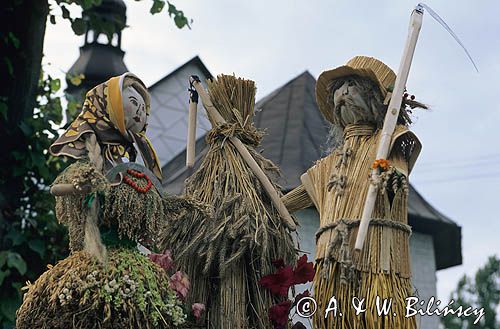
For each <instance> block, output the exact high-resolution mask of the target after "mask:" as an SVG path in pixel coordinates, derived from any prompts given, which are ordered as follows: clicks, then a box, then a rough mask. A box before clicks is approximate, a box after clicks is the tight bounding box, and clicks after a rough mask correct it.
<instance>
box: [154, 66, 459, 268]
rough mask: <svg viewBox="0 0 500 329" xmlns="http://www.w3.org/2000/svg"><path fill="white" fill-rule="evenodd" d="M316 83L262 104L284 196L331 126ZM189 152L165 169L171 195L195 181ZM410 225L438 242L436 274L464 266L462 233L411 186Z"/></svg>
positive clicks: (294, 84) (268, 152) (305, 81)
mask: <svg viewBox="0 0 500 329" xmlns="http://www.w3.org/2000/svg"><path fill="white" fill-rule="evenodd" d="M315 85H316V80H315V79H314V77H313V76H312V75H311V74H310V73H309V72H307V71H306V72H304V73H302V74H300V75H299V76H297V77H296V78H294V79H292V80H290V81H289V82H288V83H286V84H285V85H284V86H282V87H280V88H278V89H277V90H275V91H274V92H272V93H271V94H269V95H268V96H266V97H264V98H263V99H261V100H260V101H259V102H257V104H256V106H255V108H256V115H255V118H254V122H255V125H256V126H257V127H258V128H261V129H265V130H266V136H264V138H263V140H262V144H261V148H262V151H263V155H264V156H265V157H266V158H268V159H270V160H272V161H273V162H274V163H275V164H277V165H278V166H279V167H280V169H281V173H282V181H281V182H279V183H280V185H281V186H282V187H283V191H284V192H286V191H289V190H291V189H293V188H295V187H297V186H298V185H299V184H300V175H301V174H303V173H304V172H305V171H306V170H307V169H308V168H310V167H311V166H312V164H313V163H314V162H315V161H316V160H317V159H319V158H321V156H322V153H323V152H322V149H323V146H324V144H325V136H326V135H327V133H328V124H327V122H326V121H325V120H324V118H323V116H322V115H321V113H320V111H319V108H318V106H317V104H316V100H315V96H314V95H315V93H314V88H315ZM206 150H207V148H206V144H205V140H204V137H201V138H199V139H198V140H197V142H196V154H197V156H196V162H195V167H194V168H195V169H194V170H196V168H198V166H199V164H200V162H201V159H203V156H204V155H205V153H206ZM185 157H186V153H185V151H183V152H181V153H180V154H178V155H177V156H176V157H174V158H173V159H172V160H171V161H170V162H169V163H167V164H166V165H165V166H164V167H163V172H164V176H165V177H166V179H165V180H164V182H165V185H166V186H165V188H166V190H167V191H168V192H170V193H174V194H180V193H181V192H182V190H183V187H184V180H185V179H186V178H187V177H188V176H189V175H190V173H191V172H190V171H189V170H187V169H186V167H185V161H186V160H185V159H186V158H185ZM408 221H409V224H410V225H411V226H412V229H413V230H414V231H415V232H420V233H424V234H429V235H431V236H432V237H433V242H434V251H435V258H436V268H437V269H438V270H439V269H445V268H448V267H451V266H454V265H460V264H461V263H462V248H461V228H460V226H458V225H457V224H456V223H455V222H453V221H452V220H451V219H449V218H448V217H446V216H444V215H443V214H441V213H440V212H439V211H437V210H436V209H435V208H434V207H432V206H431V205H430V204H429V203H428V202H427V201H426V200H425V199H424V198H423V197H422V196H421V195H420V194H419V193H418V192H417V191H416V190H415V188H414V187H413V186H410V195H409V201H408Z"/></svg>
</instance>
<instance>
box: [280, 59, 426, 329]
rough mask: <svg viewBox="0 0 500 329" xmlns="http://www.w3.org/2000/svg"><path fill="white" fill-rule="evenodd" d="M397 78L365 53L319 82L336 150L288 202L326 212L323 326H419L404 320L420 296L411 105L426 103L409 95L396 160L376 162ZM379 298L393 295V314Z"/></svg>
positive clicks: (321, 261)
mask: <svg viewBox="0 0 500 329" xmlns="http://www.w3.org/2000/svg"><path fill="white" fill-rule="evenodd" d="M395 80H396V76H395V74H394V72H393V71H392V70H391V69H390V68H389V67H387V66H386V65H385V64H384V63H382V62H380V61H378V60H377V59H374V58H370V57H364V56H357V57H355V58H353V59H351V60H350V61H349V62H348V63H347V64H346V65H345V66H341V67H338V68H336V69H333V70H329V71H325V72H323V73H322V74H321V75H320V77H319V79H318V82H317V85H316V98H317V102H318V105H319V108H320V110H321V112H322V113H323V115H324V116H325V118H326V119H327V120H328V121H329V122H330V123H332V129H331V133H330V136H329V139H330V142H331V144H332V145H331V146H332V147H331V149H330V150H329V151H330V152H331V153H330V154H329V155H327V156H326V157H324V158H322V159H320V160H318V161H317V162H316V164H315V165H314V166H313V167H311V168H310V169H309V170H308V171H307V172H306V173H305V174H304V175H302V177H301V180H302V183H303V184H302V185H301V186H299V187H298V188H296V189H295V190H293V191H291V192H290V193H289V194H287V195H286V196H285V197H284V198H283V200H284V202H285V204H286V205H287V207H288V208H289V209H290V210H292V211H293V210H297V209H300V208H305V207H307V206H310V205H311V203H313V204H314V205H315V207H316V208H317V210H318V212H319V215H320V229H319V231H318V232H317V234H316V267H317V271H316V277H315V279H314V296H315V298H316V301H317V302H318V312H316V315H315V318H314V324H315V327H316V328H370V329H371V328H416V321H415V319H405V317H404V314H405V313H404V305H405V304H404V303H405V298H406V297H408V296H410V295H412V294H413V289H412V286H411V281H410V279H411V277H410V276H411V273H410V260H409V246H408V238H409V235H410V227H409V226H408V225H407V199H408V183H407V177H408V174H409V173H410V171H411V169H412V167H413V165H414V163H415V160H416V158H417V156H418V154H419V152H420V148H421V145H420V142H419V141H418V139H417V138H416V136H415V135H414V134H413V133H411V132H410V131H408V129H407V126H408V125H409V124H410V118H409V116H408V110H407V109H406V107H407V106H410V107H412V108H413V107H425V106H424V105H422V104H420V103H418V102H415V101H413V100H410V99H406V98H405V100H404V101H403V107H404V108H403V109H402V110H401V112H400V115H399V118H398V125H397V127H396V130H395V132H394V135H393V136H392V142H391V151H390V155H389V157H388V159H387V160H385V159H375V156H376V149H377V142H378V140H379V136H380V131H381V128H382V125H383V122H384V116H385V113H386V111H387V105H384V104H385V103H387V102H384V100H386V98H387V99H388V98H389V97H388V93H389V90H390V89H391V87H393V85H394V82H395ZM389 96H390V94H389ZM375 160H377V161H375ZM373 166H375V167H379V168H380V170H381V171H382V174H381V179H380V181H378V182H374V183H376V184H377V186H378V191H379V193H378V196H377V200H376V205H375V209H374V211H373V213H372V221H371V223H370V228H369V231H368V235H367V238H366V241H365V244H364V248H363V250H362V251H361V254H360V255H358V256H359V257H353V251H354V242H355V240H356V234H357V230H358V226H359V220H360V218H361V215H362V212H363V206H364V201H365V198H366V193H367V190H368V187H369V185H370V184H371V182H370V179H369V173H370V172H371V170H372V167H373ZM332 296H335V297H336V299H337V301H338V305H340V306H339V307H340V312H341V313H342V316H339V314H337V316H336V317H334V316H333V312H332V313H330V314H328V316H327V317H326V319H325V310H326V309H327V307H328V302H329V300H330V298H331V297H332ZM376 296H379V297H380V298H382V299H383V298H387V299H389V298H392V308H391V312H390V314H389V315H387V316H382V317H379V316H378V315H377V308H376ZM353 297H358V298H359V299H362V298H365V302H364V307H365V308H366V312H364V313H362V314H360V315H358V316H356V315H355V310H354V308H353V307H352V298H353ZM393 313H395V314H396V315H394V314H393Z"/></svg>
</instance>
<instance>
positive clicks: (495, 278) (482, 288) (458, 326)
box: [441, 256, 500, 329]
mask: <svg viewBox="0 0 500 329" xmlns="http://www.w3.org/2000/svg"><path fill="white" fill-rule="evenodd" d="M450 299H453V300H454V301H455V305H462V306H463V309H466V308H467V307H469V306H472V307H473V308H481V307H483V308H484V317H483V318H482V319H481V320H480V321H479V323H477V324H475V325H474V321H475V320H476V318H475V317H454V316H446V317H442V318H441V319H442V324H443V325H444V327H445V328H446V329H469V328H470V329H473V328H474V329H496V328H500V321H498V319H497V317H496V312H497V308H498V307H499V303H500V258H499V257H498V256H491V257H490V258H489V259H488V262H487V263H486V265H484V266H483V267H482V268H480V269H479V270H478V271H477V272H476V275H475V276H474V277H468V276H466V275H464V276H463V277H462V278H461V279H460V281H459V282H458V284H457V288H456V289H455V291H453V292H452V293H451V295H450Z"/></svg>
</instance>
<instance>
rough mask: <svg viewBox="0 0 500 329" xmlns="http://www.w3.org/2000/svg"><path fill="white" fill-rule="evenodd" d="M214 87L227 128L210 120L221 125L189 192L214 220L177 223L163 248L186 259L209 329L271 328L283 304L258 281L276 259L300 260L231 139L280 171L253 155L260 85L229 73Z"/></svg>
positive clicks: (211, 89)
mask: <svg viewBox="0 0 500 329" xmlns="http://www.w3.org/2000/svg"><path fill="white" fill-rule="evenodd" d="M208 85H209V93H210V96H211V99H212V102H213V104H214V106H215V107H216V108H217V110H218V111H219V113H220V114H221V116H222V117H223V118H224V119H225V120H226V122H227V123H226V124H224V125H215V121H214V120H212V118H210V119H211V122H212V124H213V125H215V126H214V128H213V129H212V130H211V131H210V132H209V133H208V134H207V142H208V144H209V150H208V152H207V155H206V156H205V158H204V159H203V161H202V163H201V165H200V168H199V169H198V170H197V171H196V172H195V173H194V174H193V175H192V176H191V177H190V178H189V179H188V180H187V181H186V194H187V195H190V196H192V197H193V198H195V199H197V200H200V201H201V202H204V203H207V204H210V205H213V206H214V208H215V214H214V216H213V218H207V219H205V220H203V221H199V220H198V219H197V218H195V217H191V219H190V220H186V221H184V222H177V223H175V225H173V226H171V229H170V232H168V231H167V232H165V235H164V239H163V243H162V245H163V247H164V248H171V249H174V250H175V251H174V254H177V255H180V257H178V260H177V261H178V263H179V264H180V265H181V266H182V268H184V269H185V270H186V271H187V273H188V275H189V276H190V277H191V281H192V291H191V298H192V300H193V301H198V302H203V303H206V304H207V306H208V318H209V322H210V323H206V326H209V327H210V328H222V329H225V328H271V327H272V324H271V323H270V322H269V320H268V308H269V307H270V306H271V305H272V304H274V303H276V302H278V301H279V300H278V299H276V298H275V297H273V296H271V294H270V293H269V292H268V291H266V290H264V289H262V288H261V287H260V286H259V285H258V280H259V279H260V278H261V277H262V276H264V275H267V274H270V273H272V272H273V271H274V267H273V265H272V263H271V262H272V261H273V260H275V259H280V258H281V259H284V261H285V262H286V263H289V264H290V263H292V262H294V261H295V259H296V250H295V247H294V243H293V240H292V237H291V235H290V233H289V232H288V230H287V229H286V228H285V226H284V225H283V224H282V219H281V218H280V215H279V213H278V211H277V210H276V209H275V208H274V206H273V205H272V202H271V200H270V199H269V197H268V196H267V194H266V192H265V191H264V190H263V188H262V185H261V183H260V181H259V180H258V179H257V177H256V176H255V175H254V174H253V172H252V171H251V170H250V168H249V167H248V165H247V164H246V163H245V161H244V159H243V158H242V157H241V155H240V154H239V153H238V151H237V150H236V148H235V147H234V145H232V143H231V142H230V141H229V140H228V137H229V136H236V137H238V138H239V139H240V140H241V141H242V142H243V143H244V144H245V145H246V147H247V148H248V150H249V152H250V153H251V154H252V156H253V157H254V159H255V160H256V161H257V163H258V164H259V165H260V166H261V168H262V169H263V170H264V171H265V172H266V173H267V174H268V176H274V175H276V174H277V173H278V169H277V167H276V166H275V165H274V164H273V163H272V162H271V161H269V160H267V159H265V158H264V157H263V156H262V155H260V154H259V153H257V152H256V151H255V149H254V147H255V146H257V145H258V144H259V142H260V139H261V138H262V133H261V132H259V131H258V130H257V129H256V128H255V127H254V125H253V121H252V120H253V115H254V112H253V111H254V101H255V99H254V97H255V85H254V83H253V81H249V80H244V79H238V78H235V77H233V76H225V75H223V76H219V77H218V78H217V80H215V81H213V82H209V83H208ZM270 178H273V177H270ZM271 181H272V179H271ZM275 188H276V190H278V191H279V188H278V186H276V185H275ZM207 322H208V321H207Z"/></svg>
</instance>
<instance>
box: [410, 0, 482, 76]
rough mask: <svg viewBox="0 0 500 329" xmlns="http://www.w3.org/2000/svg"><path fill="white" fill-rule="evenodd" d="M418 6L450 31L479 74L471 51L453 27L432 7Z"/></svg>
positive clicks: (422, 4) (420, 4)
mask: <svg viewBox="0 0 500 329" xmlns="http://www.w3.org/2000/svg"><path fill="white" fill-rule="evenodd" d="M418 6H420V7H422V8H424V9H425V10H427V12H428V13H429V15H431V16H432V18H434V19H435V20H436V21H437V22H438V23H439V24H441V26H442V27H444V28H445V30H446V31H448V33H449V34H451V36H452V37H453V38H454V39H455V41H456V42H458V44H459V45H460V46H461V47H462V48H463V50H464V51H465V53H466V54H467V57H469V59H470V61H471V62H472V65H474V68H475V69H476V71H477V72H479V70H478V68H477V66H476V63H475V62H474V60H473V59H472V56H471V55H470V54H469V51H468V50H467V48H465V46H464V44H463V43H462V42H461V41H460V39H459V38H458V36H457V35H456V34H455V32H453V30H452V29H451V27H449V26H448V24H446V22H445V21H444V20H443V19H442V18H441V17H439V15H438V14H437V13H436V12H435V11H434V10H432V8H431V7H429V6H428V5H426V4H425V3H419V4H418Z"/></svg>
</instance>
